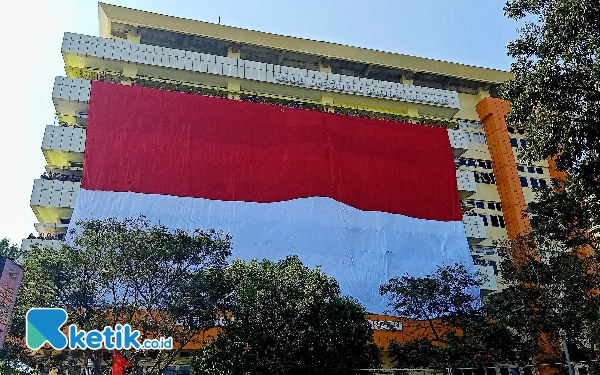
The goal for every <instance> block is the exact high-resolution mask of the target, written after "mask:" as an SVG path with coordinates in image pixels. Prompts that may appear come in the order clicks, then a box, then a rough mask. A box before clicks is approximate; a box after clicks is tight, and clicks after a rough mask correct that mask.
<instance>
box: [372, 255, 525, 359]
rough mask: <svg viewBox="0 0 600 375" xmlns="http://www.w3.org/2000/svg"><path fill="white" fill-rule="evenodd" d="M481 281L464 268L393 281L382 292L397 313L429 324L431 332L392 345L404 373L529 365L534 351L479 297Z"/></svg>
mask: <svg viewBox="0 0 600 375" xmlns="http://www.w3.org/2000/svg"><path fill="white" fill-rule="evenodd" d="M479 286H480V281H479V280H478V278H477V276H475V275H473V274H471V273H469V271H468V270H467V269H466V268H465V267H464V266H463V265H459V264H455V265H453V266H444V267H439V268H438V270H437V271H436V272H434V273H433V274H431V275H427V276H425V277H412V276H408V275H407V276H402V277H398V278H392V279H391V280H390V281H389V283H388V284H386V285H384V286H382V287H381V293H382V294H387V295H389V297H390V300H391V302H390V304H389V306H390V307H391V309H392V311H393V313H394V314H396V315H398V316H402V317H406V318H412V319H416V320H419V321H424V322H426V324H427V327H428V329H426V330H423V331H422V334H421V335H419V336H418V337H416V338H414V339H412V340H410V341H407V342H403V343H398V342H392V343H391V344H390V350H389V352H390V357H391V358H392V359H393V361H394V366H395V367H400V368H446V367H482V366H490V365H491V366H493V365H495V364H497V363H507V362H508V363H522V362H526V361H527V360H528V359H529V357H530V356H531V354H532V353H533V350H534V346H533V345H532V344H531V341H529V340H527V339H526V338H523V337H520V336H519V335H515V334H514V332H513V331H511V329H510V327H508V326H507V325H505V324H502V323H501V322H499V321H498V320H494V319H492V318H491V316H490V314H489V313H488V310H487V308H486V307H483V306H481V304H480V302H479V297H477V295H476V294H477V292H478V287H479Z"/></svg>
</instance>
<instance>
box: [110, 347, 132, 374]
mask: <svg viewBox="0 0 600 375" xmlns="http://www.w3.org/2000/svg"><path fill="white" fill-rule="evenodd" d="M131 366H133V365H132V364H131V363H129V361H128V360H126V359H125V358H124V357H123V356H122V355H120V354H119V353H117V352H114V354H113V361H112V375H123V369H124V368H125V367H131Z"/></svg>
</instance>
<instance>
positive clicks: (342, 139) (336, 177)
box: [82, 81, 462, 221]
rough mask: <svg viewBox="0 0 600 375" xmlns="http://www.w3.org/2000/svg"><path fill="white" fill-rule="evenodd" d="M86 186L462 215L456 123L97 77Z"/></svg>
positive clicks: (450, 217) (435, 216) (437, 216)
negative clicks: (326, 200)
mask: <svg viewBox="0 0 600 375" xmlns="http://www.w3.org/2000/svg"><path fill="white" fill-rule="evenodd" d="M86 142H87V143H86V152H85V172H84V179H83V183H82V187H83V188H85V189H88V190H104V191H119V192H124V191H133V192H138V193H147V194H166V195H173V196H182V197H197V198H206V199H214V200H224V201H247V202H265V203H266V202H277V201H285V200H290V199H295V198H304V197H314V196H320V197H330V198H333V199H336V200H337V201H339V202H343V203H345V204H348V205H350V206H353V207H356V208H358V209H361V210H369V211H382V212H389V213H396V214H403V215H406V216H410V217H415V218H422V219H430V220H441V221H457V220H460V219H461V216H462V215H461V209H460V204H459V198H458V191H457V183H456V174H455V173H456V172H455V167H454V162H453V156H452V151H451V148H450V143H449V140H448V135H447V132H446V130H445V129H440V128H431V127H425V126H418V125H411V124H405V123H397V122H390V121H382V120H374V119H364V118H358V117H351V116H345V115H335V114H329V113H322V112H318V111H309V110H296V109H289V108H280V107H277V106H273V105H267V104H257V103H248V102H241V101H234V100H227V99H220V98H210V97H204V96H199V95H193V94H185V93H175V92H169V91H162V90H155V89H148V88H141V87H131V86H124V85H118V84H111V83H105V82H96V81H95V82H93V84H92V93H91V103H90V110H89V119H88V130H87V141H86Z"/></svg>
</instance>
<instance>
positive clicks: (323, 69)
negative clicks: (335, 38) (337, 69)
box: [319, 62, 331, 73]
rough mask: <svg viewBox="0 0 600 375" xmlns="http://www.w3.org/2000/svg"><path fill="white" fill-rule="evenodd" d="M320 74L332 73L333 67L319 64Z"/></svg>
mask: <svg viewBox="0 0 600 375" xmlns="http://www.w3.org/2000/svg"><path fill="white" fill-rule="evenodd" d="M319 72H324V73H331V65H329V64H326V65H325V64H324V63H323V62H319Z"/></svg>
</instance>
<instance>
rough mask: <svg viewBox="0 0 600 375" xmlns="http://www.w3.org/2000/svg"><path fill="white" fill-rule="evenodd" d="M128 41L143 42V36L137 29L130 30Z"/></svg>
mask: <svg viewBox="0 0 600 375" xmlns="http://www.w3.org/2000/svg"><path fill="white" fill-rule="evenodd" d="M127 41H128V42H133V43H141V41H142V36H141V34H140V33H138V32H137V31H134V30H129V31H128V32H127Z"/></svg>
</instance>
